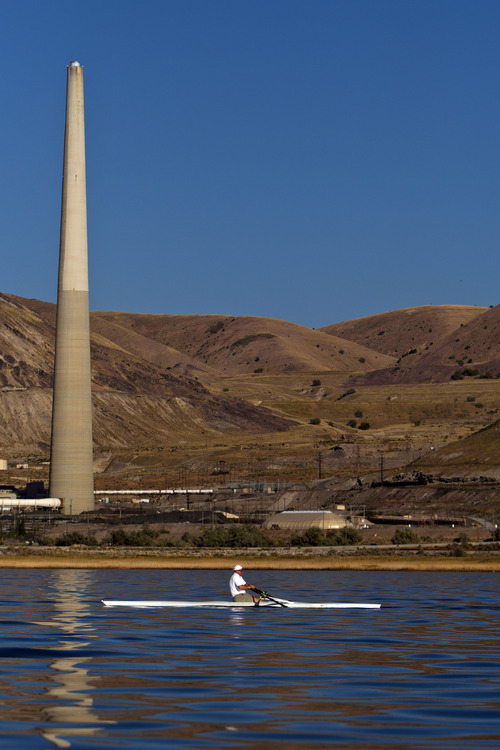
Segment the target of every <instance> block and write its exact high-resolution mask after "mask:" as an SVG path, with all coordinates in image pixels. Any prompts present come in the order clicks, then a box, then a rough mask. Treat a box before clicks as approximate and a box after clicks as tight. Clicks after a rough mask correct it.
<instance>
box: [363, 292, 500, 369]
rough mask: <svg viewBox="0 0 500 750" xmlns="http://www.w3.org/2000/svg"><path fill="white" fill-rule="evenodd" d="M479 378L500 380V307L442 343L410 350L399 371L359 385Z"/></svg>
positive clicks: (478, 317) (477, 316) (400, 361)
mask: <svg viewBox="0 0 500 750" xmlns="http://www.w3.org/2000/svg"><path fill="white" fill-rule="evenodd" d="M481 309H482V308H481ZM479 376H482V377H484V376H487V377H493V378H497V377H499V376H500V305H497V306H496V307H491V308H485V309H482V312H481V313H479V314H478V315H476V316H474V318H472V319H471V320H470V321H469V322H468V323H464V322H462V323H461V324H460V325H459V326H458V327H457V328H455V329H454V330H453V331H451V332H450V333H448V334H447V335H446V336H442V337H441V339H440V340H439V341H438V342H436V343H434V342H429V344H427V345H425V346H424V347H420V348H416V349H415V350H410V351H409V352H408V354H407V355H406V356H403V357H401V358H400V359H399V360H398V362H397V365H396V367H392V368H388V369H384V370H381V371H379V372H370V373H369V374H368V376H367V377H363V376H362V377H360V378H357V380H356V382H357V383H359V384H361V383H365V384H368V383H370V384H373V383H379V384H388V383H432V382H434V383H438V382H440V383H444V382H447V381H448V380H450V378H452V377H456V378H471V377H472V378H474V377H479Z"/></svg>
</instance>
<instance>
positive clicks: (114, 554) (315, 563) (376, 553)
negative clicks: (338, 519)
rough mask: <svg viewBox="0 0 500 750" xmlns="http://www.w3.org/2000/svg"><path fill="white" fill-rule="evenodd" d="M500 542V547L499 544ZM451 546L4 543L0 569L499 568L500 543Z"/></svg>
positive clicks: (0, 551) (441, 569)
mask: <svg viewBox="0 0 500 750" xmlns="http://www.w3.org/2000/svg"><path fill="white" fill-rule="evenodd" d="M497 547H498V548H497ZM454 553H456V550H454V549H453V548H452V549H450V545H440V546H437V545H429V547H428V548H426V546H425V545H418V546H417V545H406V546H405V547H393V548H392V549H387V548H385V549H381V550H374V549H373V548H370V549H366V548H365V549H362V548H356V549H349V550H346V549H345V548H344V549H343V550H342V552H339V551H335V552H332V551H331V550H329V549H327V550H326V551H319V550H317V549H304V548H301V549H297V548H295V549H290V548H288V549H282V550H279V552H278V550H276V549H273V550H269V549H255V548H254V549H251V550H250V549H210V550H207V549H206V550H196V551H186V550H185V549H183V550H175V551H174V550H172V549H169V550H164V549H162V550H152V549H137V548H135V549H129V548H128V549H127V548H121V549H116V548H115V549H109V548H108V549H93V550H89V549H88V548H80V547H74V548H68V547H66V548H61V547H49V548H47V547H29V548H27V547H24V546H15V547H11V546H9V547H0V569H1V568H3V569H6V568H33V569H36V568H48V569H64V568H67V569H76V568H79V569H106V568H109V569H123V570H127V569H131V570H132V569H164V570H169V569H170V570H176V569H177V570H179V569H186V570H227V569H229V568H230V567H232V565H233V564H234V562H235V561H239V562H244V564H245V568H246V569H254V570H273V569H275V570H332V571H333V570H360V571H368V570H370V571H373V570H380V571H384V570H386V571H390V570H401V571H403V570H407V571H419V570H420V571H426V570H428V571H491V572H494V571H500V547H499V546H498V545H494V547H493V548H490V549H485V545H478V546H477V548H475V547H474V545H471V546H470V547H468V548H467V550H464V552H463V554H460V555H457V554H454Z"/></svg>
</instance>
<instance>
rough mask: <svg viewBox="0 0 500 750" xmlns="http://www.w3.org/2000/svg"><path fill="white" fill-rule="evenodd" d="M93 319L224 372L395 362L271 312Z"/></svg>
mask: <svg viewBox="0 0 500 750" xmlns="http://www.w3.org/2000/svg"><path fill="white" fill-rule="evenodd" d="M96 319H98V320H102V321H104V320H105V321H107V322H109V323H113V324H114V325H117V326H119V327H121V328H122V329H123V330H131V331H133V332H134V333H135V334H140V335H141V336H142V337H144V338H145V339H148V340H150V341H151V342H155V343H156V344H157V345H158V344H161V345H162V346H165V347H169V348H171V349H175V350H176V351H178V352H182V353H183V354H184V355H185V356H186V355H187V356H189V357H191V358H192V359H193V360H196V361H197V362H198V365H199V367H206V368H208V367H210V368H211V369H212V370H218V372H219V373H220V374H224V375H239V374H251V373H265V374H269V373H280V372H312V371H322V370H335V371H340V372H346V373H347V372H353V371H358V372H366V371H368V370H371V369H374V368H381V367H387V366H388V365H390V364H392V363H393V362H394V359H393V358H392V357H388V356H386V355H384V354H381V353H379V352H374V351H372V350H370V349H367V348H366V347H365V346H361V345H359V344H358V343H356V342H347V341H343V340H340V339H337V338H336V337H335V336H328V335H327V334H325V333H322V332H321V331H316V330H314V329H311V328H305V327H304V326H299V325H296V324H294V323H288V322H286V321H283V320H276V319H273V318H257V317H249V316H242V317H237V318H234V317H230V316H228V315H226V316H224V315H144V314H143V315H141V314H133V313H123V312H97V313H93V315H92V320H93V326H92V327H93V329H94V326H95V325H96V322H95V321H96Z"/></svg>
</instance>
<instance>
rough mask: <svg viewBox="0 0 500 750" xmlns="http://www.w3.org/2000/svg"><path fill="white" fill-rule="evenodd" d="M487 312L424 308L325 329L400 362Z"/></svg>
mask: <svg viewBox="0 0 500 750" xmlns="http://www.w3.org/2000/svg"><path fill="white" fill-rule="evenodd" d="M487 310H488V308H487V307H472V306H466V305H424V306H421V307H408V308H405V309H403V310H394V311H392V312H385V313H380V314H378V315H369V316H366V317H364V318H356V319H355V320H349V321H346V322H343V323H334V324H333V325H330V326H326V327H325V328H322V329H321V330H322V331H324V332H325V333H328V334H330V335H333V336H339V337H340V338H345V339H348V340H349V341H356V342H357V343H358V344H363V345H364V346H367V347H369V348H370V349H374V350H375V351H378V352H381V353H383V354H387V355H390V356H391V357H395V358H396V359H399V358H400V357H401V356H403V355H406V354H407V353H408V352H409V351H411V350H414V349H417V350H420V351H423V350H425V348H426V347H429V346H434V347H436V346H438V345H439V344H440V343H441V341H442V340H443V339H445V338H446V337H447V336H449V335H450V334H451V333H452V332H453V331H455V330H456V329H457V328H460V327H461V326H462V325H466V324H467V323H469V322H470V321H471V320H474V319H475V318H477V317H478V316H480V315H481V314H482V313H484V312H486V311H487Z"/></svg>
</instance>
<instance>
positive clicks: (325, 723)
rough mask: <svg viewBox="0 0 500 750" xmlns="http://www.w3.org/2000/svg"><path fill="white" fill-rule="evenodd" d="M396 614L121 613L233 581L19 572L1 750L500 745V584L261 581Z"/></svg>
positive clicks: (10, 606)
mask: <svg viewBox="0 0 500 750" xmlns="http://www.w3.org/2000/svg"><path fill="white" fill-rule="evenodd" d="M245 575H246V577H247V580H249V581H250V582H252V583H255V584H256V585H261V586H263V587H265V588H266V589H267V590H269V591H270V592H272V593H275V594H276V595H277V596H280V595H281V596H284V597H286V598H290V599H297V600H302V601H358V602H382V603H383V604H384V605H387V606H385V607H384V608H383V609H381V610H289V609H281V608H280V609H254V608H247V609H240V610H234V609H232V608H230V609H227V610H217V609H187V610H181V609H178V610H177V609H176V610H164V609H163V610H161V609H158V610H134V609H121V608H119V609H114V608H112V609H110V608H104V607H103V606H102V605H101V604H100V599H101V598H119V599H123V598H126V599H151V598H158V597H162V598H172V599H177V598H178V599H198V598H202V599H203V598H206V599H214V598H215V599H220V598H225V597H226V591H227V580H228V578H229V572H226V571H142V572H141V571H108V570H101V571H73V570H65V571H49V570H36V571H24V570H20V571H10V570H3V571H2V587H1V591H2V601H1V604H2V614H1V621H0V632H1V645H0V656H1V660H0V746H1V747H6V748H9V749H10V748H23V750H24V748H26V749H27V748H30V750H36V749H39V748H40V749H41V748H43V749H44V750H46V749H49V748H54V747H58V748H59V747H60V748H139V747H140V748H148V749H152V748H162V749H164V748H189V749H192V748H360V749H361V748H363V749H365V750H366V749H368V748H370V749H372V748H375V749H380V750H388V749H390V748H440V750H441V749H442V748H453V749H456V748H471V750H472V748H473V749H474V750H481V749H483V748H498V747H499V745H500V649H499V647H500V638H499V635H500V633H499V622H500V606H499V599H500V595H499V590H498V586H499V581H500V578H499V575H498V574H497V573H449V572H447V573H423V572H422V573H409V572H401V573H396V572H369V573H363V572H352V573H346V572H311V571H308V572H296V571H294V572H292V571H287V572H278V571H259V572H258V573H256V574H251V573H250V572H248V571H247V572H246V573H245Z"/></svg>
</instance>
